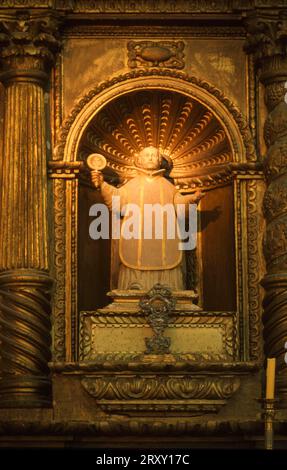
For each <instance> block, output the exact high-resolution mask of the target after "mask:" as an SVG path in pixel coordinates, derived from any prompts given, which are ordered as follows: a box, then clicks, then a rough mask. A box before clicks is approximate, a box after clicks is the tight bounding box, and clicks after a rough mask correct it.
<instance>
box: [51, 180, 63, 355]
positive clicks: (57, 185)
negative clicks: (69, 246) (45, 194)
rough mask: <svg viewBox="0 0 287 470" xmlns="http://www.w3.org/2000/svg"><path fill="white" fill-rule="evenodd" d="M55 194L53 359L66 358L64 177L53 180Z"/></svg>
mask: <svg viewBox="0 0 287 470" xmlns="http://www.w3.org/2000/svg"><path fill="white" fill-rule="evenodd" d="M53 194H54V250H53V251H54V263H53V264H54V269H53V271H54V272H53V274H54V277H55V279H56V280H57V285H56V289H55V292H54V296H53V304H52V306H53V310H52V311H53V360H55V361H62V360H64V359H65V342H66V325H65V296H66V282H65V258H66V250H65V237H66V188H65V181H64V180H63V179H58V180H57V179H56V180H54V181H53Z"/></svg>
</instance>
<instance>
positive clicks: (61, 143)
mask: <svg viewBox="0 0 287 470" xmlns="http://www.w3.org/2000/svg"><path fill="white" fill-rule="evenodd" d="M149 77H150V78H151V79H152V78H153V77H155V78H156V79H158V88H159V89H164V88H163V81H164V80H166V79H170V82H169V88H173V89H174V91H175V92H176V91H177V92H179V91H178V89H177V88H176V86H175V84H173V85H172V80H177V81H180V82H181V83H182V84H186V85H189V86H190V85H194V86H196V87H198V88H199V89H200V90H201V91H203V92H204V93H206V94H207V95H208V94H210V95H211V96H212V97H213V98H215V99H216V100H218V101H219V102H221V104H222V105H223V106H224V108H225V109H226V111H227V112H228V113H229V114H230V117H232V119H234V121H235V123H236V126H237V127H238V130H239V132H240V134H241V138H242V141H243V144H244V147H245V152H246V158H247V160H248V161H256V160H257V157H256V153H255V147H254V142H253V138H252V135H251V133H250V129H249V127H248V124H247V121H246V119H245V117H244V116H243V115H242V114H241V112H240V111H239V109H238V108H237V107H236V106H235V105H233V104H232V103H231V102H230V100H229V99H228V98H227V97H226V96H225V95H224V94H223V93H222V92H221V91H219V90H218V89H217V88H216V87H214V86H213V85H211V84H209V83H208V82H205V81H204V80H201V79H198V78H197V77H194V76H188V75H186V74H184V73H183V72H179V71H175V70H168V69H150V70H145V69H142V70H134V71H131V72H129V73H127V74H125V75H120V76H118V77H114V78H112V79H111V80H108V81H105V82H103V83H102V84H100V85H98V86H97V87H95V88H93V89H92V90H90V91H89V92H88V93H87V94H85V95H84V96H83V97H81V98H80V100H79V101H78V103H77V104H76V106H75V107H74V109H73V110H72V111H71V113H70V114H69V116H68V117H67V118H66V120H65V121H64V123H63V125H62V129H61V132H60V135H59V139H58V142H57V146H56V149H55V153H54V159H55V160H65V159H66V158H65V146H66V143H67V138H68V136H69V133H70V130H71V128H72V126H73V124H74V123H75V120H76V119H77V118H78V116H79V114H80V113H81V111H82V110H83V109H84V108H85V107H86V106H87V105H88V104H89V103H90V102H91V101H92V100H93V99H94V98H95V97H96V96H97V95H99V94H103V92H105V91H106V90H109V89H110V88H112V87H114V86H115V85H119V84H121V83H123V82H126V83H129V80H134V79H139V78H141V79H144V78H149ZM130 83H131V82H130ZM139 87H140V89H141V90H144V89H145V88H146V87H145V86H144V84H142V85H140V84H139V83H138V84H137V88H139ZM85 122H86V121H85ZM84 124H85V123H84V122H83V123H82V124H81V125H82V126H84ZM224 124H225V125H226V126H227V127H228V125H230V122H229V123H226V122H225V123H224ZM80 130H83V129H80V128H78V132H79V131H80ZM232 144H233V146H234V150H235V151H238V141H237V140H236V139H233V141H232ZM75 145H76V143H73V144H72V146H73V148H71V151H69V154H70V158H75V148H74V147H75Z"/></svg>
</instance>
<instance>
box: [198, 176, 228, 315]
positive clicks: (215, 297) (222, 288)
mask: <svg viewBox="0 0 287 470" xmlns="http://www.w3.org/2000/svg"><path fill="white" fill-rule="evenodd" d="M233 199H234V198H233V187H232V186H231V185H230V186H226V187H224V188H217V189H214V190H212V191H208V192H207V193H206V196H205V197H204V198H203V200H202V202H201V210H200V219H201V230H202V258H203V307H204V309H206V310H235V309H236V275H235V241H234V210H233Z"/></svg>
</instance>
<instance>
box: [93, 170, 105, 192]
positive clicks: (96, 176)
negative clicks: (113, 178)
mask: <svg viewBox="0 0 287 470" xmlns="http://www.w3.org/2000/svg"><path fill="white" fill-rule="evenodd" d="M91 178H92V182H93V184H94V185H95V187H96V188H99V187H100V186H101V184H102V183H103V182H104V177H103V174H102V173H101V172H100V171H98V170H93V171H91Z"/></svg>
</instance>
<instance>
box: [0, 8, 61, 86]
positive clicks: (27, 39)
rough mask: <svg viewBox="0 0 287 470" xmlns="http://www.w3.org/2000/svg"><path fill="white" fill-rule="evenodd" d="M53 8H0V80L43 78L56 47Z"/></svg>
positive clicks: (57, 42)
mask: <svg viewBox="0 0 287 470" xmlns="http://www.w3.org/2000/svg"><path fill="white" fill-rule="evenodd" d="M59 47H60V41H59V16H58V15H57V14H56V13H54V12H34V11H27V10H26V11H15V12H13V14H11V13H7V14H6V13H3V12H0V62H1V69H2V70H1V74H0V80H2V81H4V82H5V81H9V80H13V81H15V80H19V81H23V80H24V81H35V80H36V81H40V82H43V81H46V79H47V72H48V70H49V68H50V67H51V66H52V65H53V63H54V60H55V54H56V52H57V51H58V50H59Z"/></svg>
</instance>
